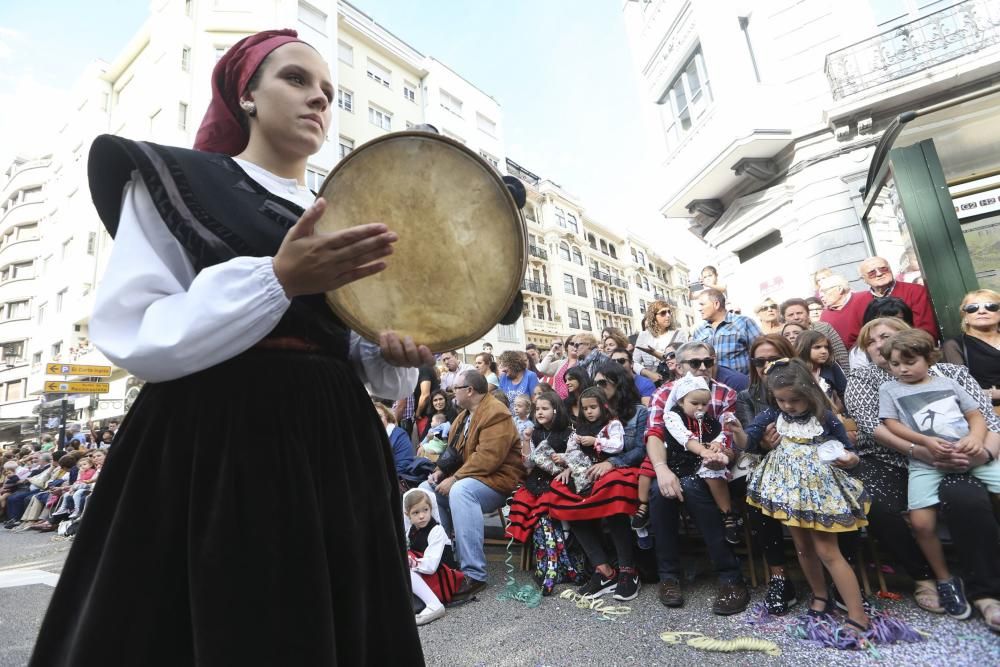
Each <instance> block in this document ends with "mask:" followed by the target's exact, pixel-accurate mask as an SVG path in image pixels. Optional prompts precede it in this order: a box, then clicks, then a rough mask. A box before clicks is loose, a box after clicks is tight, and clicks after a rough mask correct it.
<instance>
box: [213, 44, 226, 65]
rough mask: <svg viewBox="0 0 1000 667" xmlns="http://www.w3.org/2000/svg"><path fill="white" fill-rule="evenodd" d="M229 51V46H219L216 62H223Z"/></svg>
mask: <svg viewBox="0 0 1000 667" xmlns="http://www.w3.org/2000/svg"><path fill="white" fill-rule="evenodd" d="M228 50H229V47H228V46H217V47H215V62H219V61H220V60H222V56H224V55H226V51H228Z"/></svg>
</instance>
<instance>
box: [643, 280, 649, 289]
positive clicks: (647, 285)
mask: <svg viewBox="0 0 1000 667" xmlns="http://www.w3.org/2000/svg"><path fill="white" fill-rule="evenodd" d="M642 288H643V289H644V290H646V291H647V292H648V291H649V280H648V279H647V278H643V279H642Z"/></svg>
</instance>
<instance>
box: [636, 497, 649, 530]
mask: <svg viewBox="0 0 1000 667" xmlns="http://www.w3.org/2000/svg"><path fill="white" fill-rule="evenodd" d="M648 525H649V505H648V504H646V503H641V504H640V505H639V509H637V510H636V511H635V514H633V515H632V530H640V529H642V528H645V527H646V526H648Z"/></svg>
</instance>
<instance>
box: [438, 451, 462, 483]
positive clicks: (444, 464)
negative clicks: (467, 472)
mask: <svg viewBox="0 0 1000 667" xmlns="http://www.w3.org/2000/svg"><path fill="white" fill-rule="evenodd" d="M464 463H465V460H464V459H463V458H462V454H461V453H460V452H459V451H458V450H457V449H455V448H454V447H448V449H446V450H444V451H443V452H442V453H441V456H439V457H438V460H437V467H438V469H439V470H440V471H441V473H442V474H443V475H444V476H445V477H451V476H452V475H454V474H455V473H456V472H458V469H459V468H461V467H462V465H463V464H464Z"/></svg>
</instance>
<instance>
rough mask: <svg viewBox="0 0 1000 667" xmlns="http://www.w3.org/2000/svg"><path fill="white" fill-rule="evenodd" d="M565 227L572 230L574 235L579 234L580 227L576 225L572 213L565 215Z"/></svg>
mask: <svg viewBox="0 0 1000 667" xmlns="http://www.w3.org/2000/svg"><path fill="white" fill-rule="evenodd" d="M566 226H567V227H569V228H570V229H572V230H573V233H574V234H579V233H580V227H579V225H577V224H576V216H575V215H573V214H572V213H567V214H566Z"/></svg>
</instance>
